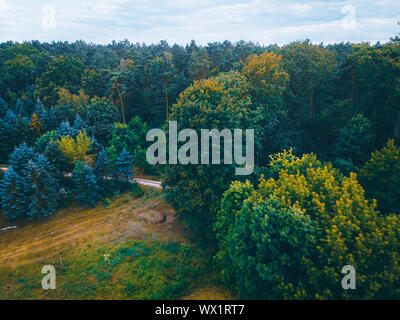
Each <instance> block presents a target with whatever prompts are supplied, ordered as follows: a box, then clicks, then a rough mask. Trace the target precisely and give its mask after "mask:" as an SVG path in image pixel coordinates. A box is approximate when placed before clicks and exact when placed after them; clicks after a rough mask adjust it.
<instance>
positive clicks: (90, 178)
mask: <svg viewBox="0 0 400 320" xmlns="http://www.w3.org/2000/svg"><path fill="white" fill-rule="evenodd" d="M73 179H74V183H75V191H76V196H75V200H77V201H78V203H79V204H80V205H81V206H84V207H94V206H95V205H96V203H97V201H98V200H99V187H98V185H97V181H96V176H95V175H94V174H93V172H92V169H90V167H89V166H84V164H83V162H82V161H77V162H76V165H75V169H74V172H73Z"/></svg>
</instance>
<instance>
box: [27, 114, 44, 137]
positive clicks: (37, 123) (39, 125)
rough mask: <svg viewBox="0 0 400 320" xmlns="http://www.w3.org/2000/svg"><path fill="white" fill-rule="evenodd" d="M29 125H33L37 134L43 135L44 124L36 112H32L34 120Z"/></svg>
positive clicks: (32, 127)
mask: <svg viewBox="0 0 400 320" xmlns="http://www.w3.org/2000/svg"><path fill="white" fill-rule="evenodd" d="M29 126H30V127H31V129H32V130H33V132H35V134H36V136H38V137H40V136H41V132H42V131H43V126H42V123H41V122H40V120H39V117H38V116H37V115H36V113H34V114H32V121H31V122H30V123H29Z"/></svg>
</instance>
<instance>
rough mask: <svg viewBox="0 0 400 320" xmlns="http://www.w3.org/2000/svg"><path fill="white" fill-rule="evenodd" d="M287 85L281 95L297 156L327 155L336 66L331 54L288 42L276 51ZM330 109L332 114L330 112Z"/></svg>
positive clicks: (323, 49) (330, 131)
mask: <svg viewBox="0 0 400 320" xmlns="http://www.w3.org/2000/svg"><path fill="white" fill-rule="evenodd" d="M278 52H279V54H281V55H282V62H283V66H284V70H285V71H286V72H287V73H288V74H289V83H288V86H287V90H286V91H285V94H284V106H285V108H286V109H287V110H288V118H289V119H290V122H291V126H293V128H294V129H295V131H297V134H296V139H295V141H294V146H295V147H296V149H297V150H298V151H299V152H303V153H306V152H311V151H316V150H318V151H320V152H321V153H322V152H323V153H326V152H329V149H330V148H329V146H330V145H331V144H332V143H333V141H332V132H334V131H335V126H334V125H335V124H336V123H335V122H334V121H331V119H332V117H333V116H334V112H336V110H335V109H337V108H335V109H333V107H332V106H333V105H334V103H333V101H334V100H333V95H334V90H335V86H334V85H333V83H334V80H335V79H336V75H337V69H338V63H337V60H336V57H335V54H334V53H333V52H330V51H329V50H328V49H326V48H324V47H322V46H318V45H313V44H312V43H311V42H310V41H309V40H306V41H303V42H300V41H296V42H292V43H290V44H288V45H285V46H283V47H282V48H280V49H279V50H278ZM332 109H333V110H332Z"/></svg>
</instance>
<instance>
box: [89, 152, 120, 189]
mask: <svg viewBox="0 0 400 320" xmlns="http://www.w3.org/2000/svg"><path fill="white" fill-rule="evenodd" d="M114 170H115V169H114V165H113V162H112V160H111V159H109V158H108V154H107V151H106V150H102V151H100V152H99V154H98V156H97V159H96V162H95V164H94V168H93V173H94V174H95V176H96V177H97V184H98V186H99V188H100V189H101V192H102V193H103V195H108V194H110V193H111V191H112V190H113V189H114V188H113V187H114V180H113V179H112V178H113V173H114Z"/></svg>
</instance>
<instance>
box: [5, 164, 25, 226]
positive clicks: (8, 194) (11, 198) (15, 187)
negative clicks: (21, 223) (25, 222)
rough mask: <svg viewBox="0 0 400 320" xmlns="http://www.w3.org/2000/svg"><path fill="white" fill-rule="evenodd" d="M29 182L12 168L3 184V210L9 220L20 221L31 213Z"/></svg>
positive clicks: (6, 174)
mask: <svg viewBox="0 0 400 320" xmlns="http://www.w3.org/2000/svg"><path fill="white" fill-rule="evenodd" d="M29 189H30V188H29V181H28V180H27V179H26V177H23V176H21V175H19V174H18V173H17V172H16V171H15V170H14V168H13V167H10V168H9V169H8V171H7V172H6V173H5V175H4V180H3V181H2V183H1V190H0V193H1V208H2V210H3V212H4V213H5V214H6V217H7V220H10V221H12V220H19V219H22V218H26V217H27V213H28V211H29V204H30V202H31V199H30V195H31V194H30V190H29Z"/></svg>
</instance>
